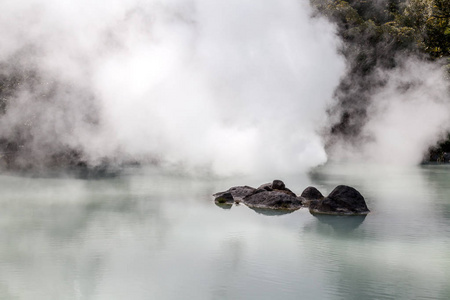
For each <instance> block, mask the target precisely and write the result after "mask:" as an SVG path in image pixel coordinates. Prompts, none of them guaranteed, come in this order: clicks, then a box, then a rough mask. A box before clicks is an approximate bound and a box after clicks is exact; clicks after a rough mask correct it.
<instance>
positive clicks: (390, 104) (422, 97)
mask: <svg viewBox="0 0 450 300" xmlns="http://www.w3.org/2000/svg"><path fill="white" fill-rule="evenodd" d="M397 63H398V67H396V68H395V69H391V70H386V69H381V68H378V69H377V70H376V72H375V75H374V77H376V82H383V83H384V84H382V85H381V86H378V87H377V88H376V89H375V91H373V92H372V94H371V95H369V96H367V95H364V96H366V97H368V98H369V99H370V104H369V107H368V109H367V118H366V122H365V123H364V124H361V134H360V135H359V136H358V138H356V139H355V141H354V142H353V143H348V142H347V141H344V140H340V141H337V142H336V141H334V142H335V144H334V146H333V147H332V148H331V149H330V151H329V152H330V153H332V157H333V159H336V160H352V161H355V160H356V161H366V162H375V163H382V164H396V165H414V164H418V163H420V162H421V161H423V159H424V156H425V154H426V153H427V151H428V149H429V147H431V146H434V145H436V144H437V143H438V142H439V141H442V140H444V139H445V138H446V135H447V133H448V132H449V130H450V93H449V91H450V90H449V82H448V79H446V78H445V70H444V69H443V68H442V67H441V66H440V65H439V63H432V62H427V61H424V60H423V59H419V58H417V57H407V58H404V57H398V58H397ZM363 104H364V103H360V105H363ZM354 105H355V106H357V105H358V102H357V101H355V103H354ZM364 105H365V104H364Z"/></svg>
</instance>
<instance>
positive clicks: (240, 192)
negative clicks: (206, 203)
mask: <svg viewBox="0 0 450 300" xmlns="http://www.w3.org/2000/svg"><path fill="white" fill-rule="evenodd" d="M255 191H256V189H255V188H252V187H250V186H235V187H232V188H230V189H229V190H227V191H225V192H220V193H216V194H214V195H213V196H214V197H216V198H217V197H219V196H222V195H223V194H225V193H230V194H231V195H232V196H233V198H234V200H236V201H240V200H242V199H243V198H244V197H246V196H249V195H251V194H253V193H254V192H255Z"/></svg>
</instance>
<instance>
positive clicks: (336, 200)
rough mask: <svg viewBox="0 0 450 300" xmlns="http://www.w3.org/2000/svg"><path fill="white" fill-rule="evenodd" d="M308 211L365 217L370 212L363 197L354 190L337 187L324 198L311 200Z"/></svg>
mask: <svg viewBox="0 0 450 300" xmlns="http://www.w3.org/2000/svg"><path fill="white" fill-rule="evenodd" d="M309 211H310V212H311V213H313V214H315V213H316V214H331V215H365V214H368V213H369V212H370V210H369V209H368V208H367V205H366V202H365V200H364V197H363V196H362V195H361V194H360V193H359V192H358V191H357V190H356V189H354V188H352V187H350V186H346V185H339V186H337V187H336V188H335V189H334V190H333V191H332V192H331V193H330V194H329V195H328V197H326V198H323V199H321V200H312V201H311V203H310V205H309Z"/></svg>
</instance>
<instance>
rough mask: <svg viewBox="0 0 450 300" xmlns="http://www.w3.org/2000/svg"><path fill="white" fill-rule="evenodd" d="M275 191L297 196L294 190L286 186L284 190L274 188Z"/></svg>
mask: <svg viewBox="0 0 450 300" xmlns="http://www.w3.org/2000/svg"><path fill="white" fill-rule="evenodd" d="M274 191H277V192H281V193H285V194H287V195H290V196H292V197H297V195H296V194H295V193H294V192H293V191H291V190H290V189H288V188H285V189H284V190H274Z"/></svg>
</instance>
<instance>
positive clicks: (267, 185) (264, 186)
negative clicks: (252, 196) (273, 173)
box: [258, 183, 273, 192]
mask: <svg viewBox="0 0 450 300" xmlns="http://www.w3.org/2000/svg"><path fill="white" fill-rule="evenodd" d="M258 190H266V191H269V192H271V191H273V188H272V184H271V183H265V184H262V185H260V186H259V187H258Z"/></svg>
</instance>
